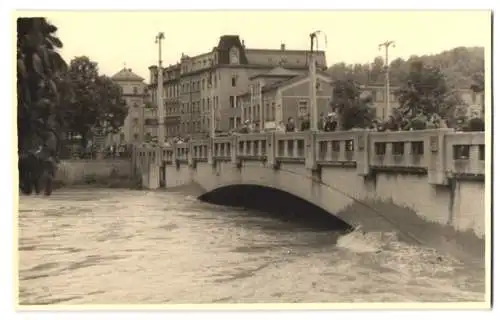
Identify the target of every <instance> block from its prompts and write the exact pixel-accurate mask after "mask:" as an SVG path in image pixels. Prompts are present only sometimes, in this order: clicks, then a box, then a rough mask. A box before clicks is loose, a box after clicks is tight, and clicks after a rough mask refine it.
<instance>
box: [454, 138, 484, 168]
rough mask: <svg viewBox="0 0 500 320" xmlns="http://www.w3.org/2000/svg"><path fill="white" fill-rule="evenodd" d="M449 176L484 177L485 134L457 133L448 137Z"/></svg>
mask: <svg viewBox="0 0 500 320" xmlns="http://www.w3.org/2000/svg"><path fill="white" fill-rule="evenodd" d="M446 154H447V157H446V170H447V174H448V176H464V177H482V176H483V177H484V173H485V146H484V133H482V132H471V133H461V132H460V133H456V134H453V135H448V136H446Z"/></svg>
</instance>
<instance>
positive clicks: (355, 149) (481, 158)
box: [134, 129, 485, 184]
mask: <svg viewBox="0 0 500 320" xmlns="http://www.w3.org/2000/svg"><path fill="white" fill-rule="evenodd" d="M148 152H153V153H158V156H156V157H153V156H152V155H151V154H150V153H148ZM134 153H135V155H136V157H138V158H139V161H136V162H138V163H140V162H141V161H146V162H155V161H157V160H158V161H164V162H179V163H183V162H185V163H190V164H192V163H194V162H210V163H214V162H217V161H226V162H227V161H232V162H235V163H239V162H241V161H244V160H259V161H267V162H270V163H272V164H273V165H275V164H277V163H278V164H279V163H287V162H292V163H305V164H306V166H307V167H309V168H317V167H324V166H352V167H357V168H358V172H359V173H360V174H362V175H368V174H370V172H374V171H377V170H381V171H406V172H415V173H426V172H427V173H428V174H429V177H430V178H429V180H430V181H433V183H437V184H439V183H442V182H443V181H445V180H446V179H447V178H449V177H454V176H474V177H479V178H481V177H483V178H484V174H485V134H484V132H465V133H457V132H454V131H452V130H451V129H436V130H422V131H401V132H373V131H364V130H361V131H346V132H317V133H312V132H293V133H278V132H270V133H256V134H241V135H234V136H227V137H216V138H214V139H205V140H194V141H190V142H188V143H183V144H175V145H173V146H170V147H156V148H148V147H142V148H137V149H136V150H135V152H134ZM141 157H142V158H141ZM143 158H144V159H147V160H144V159H143Z"/></svg>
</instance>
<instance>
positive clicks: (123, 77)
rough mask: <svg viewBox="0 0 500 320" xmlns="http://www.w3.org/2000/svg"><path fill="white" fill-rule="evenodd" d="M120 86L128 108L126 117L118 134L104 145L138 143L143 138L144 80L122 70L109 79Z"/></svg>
mask: <svg viewBox="0 0 500 320" xmlns="http://www.w3.org/2000/svg"><path fill="white" fill-rule="evenodd" d="M111 80H113V81H114V82H116V83H117V84H118V85H120V86H121V88H122V90H123V97H124V98H125V102H126V104H127V107H128V115H127V116H126V118H125V121H124V123H123V126H122V128H121V129H120V132H119V133H118V134H113V135H109V136H108V137H107V141H106V145H111V144H130V143H139V142H142V141H143V138H144V125H143V124H144V111H145V108H144V103H145V99H146V97H147V85H146V83H144V79H143V78H142V77H140V76H138V75H137V74H135V73H133V72H132V69H127V68H123V69H122V70H120V71H119V72H117V73H116V74H115V75H113V76H112V77H111Z"/></svg>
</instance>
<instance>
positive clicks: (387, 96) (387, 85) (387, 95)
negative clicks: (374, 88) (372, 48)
mask: <svg viewBox="0 0 500 320" xmlns="http://www.w3.org/2000/svg"><path fill="white" fill-rule="evenodd" d="M389 47H392V48H395V47H396V44H395V43H394V41H385V42H383V43H381V44H379V45H378V49H379V50H380V49H382V48H385V110H383V112H382V119H383V120H385V118H386V111H387V112H388V113H389V112H390V96H391V88H390V87H391V83H390V78H389Z"/></svg>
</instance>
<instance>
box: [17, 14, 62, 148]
mask: <svg viewBox="0 0 500 320" xmlns="http://www.w3.org/2000/svg"><path fill="white" fill-rule="evenodd" d="M56 31H57V28H56V27H55V26H54V25H52V24H50V23H49V22H48V21H47V20H46V19H45V18H18V19H17V134H18V135H17V136H18V148H19V151H20V152H23V151H25V150H28V149H32V148H34V147H36V145H39V144H47V145H54V139H55V137H54V135H55V134H57V133H58V131H59V126H60V117H58V111H59V102H60V94H59V89H60V86H61V82H62V80H61V78H62V74H63V73H64V72H65V71H66V69H67V65H66V63H65V62H64V60H63V59H62V58H61V56H60V55H59V53H58V52H57V49H60V48H62V45H63V44H62V42H61V41H60V40H59V39H58V38H57V37H56V36H55V33H56Z"/></svg>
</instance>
